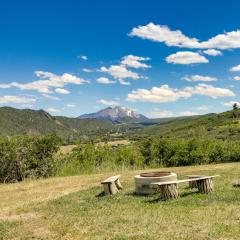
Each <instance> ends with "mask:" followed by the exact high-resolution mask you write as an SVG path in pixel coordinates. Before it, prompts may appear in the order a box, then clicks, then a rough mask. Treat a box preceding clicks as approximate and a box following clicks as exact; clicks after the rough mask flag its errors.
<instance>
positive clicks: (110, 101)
mask: <svg viewBox="0 0 240 240" xmlns="http://www.w3.org/2000/svg"><path fill="white" fill-rule="evenodd" d="M97 103H101V104H104V105H107V106H116V105H120V104H119V103H118V102H116V101H112V100H105V99H99V100H97Z"/></svg>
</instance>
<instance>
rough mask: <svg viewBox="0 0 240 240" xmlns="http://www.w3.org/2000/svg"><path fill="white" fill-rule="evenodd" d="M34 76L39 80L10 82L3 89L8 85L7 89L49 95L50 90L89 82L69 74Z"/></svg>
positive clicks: (46, 73)
mask: <svg viewBox="0 0 240 240" xmlns="http://www.w3.org/2000/svg"><path fill="white" fill-rule="evenodd" d="M35 75H36V76H37V77H39V78H40V80H36V81H33V82H29V83H18V82H12V83H9V84H4V85H5V87H6V85H8V88H10V87H16V88H19V89H21V90H35V91H38V92H40V93H44V94H50V93H52V92H53V91H52V90H51V89H52V88H62V87H64V86H65V85H68V84H76V85H80V84H86V83H89V81H86V80H84V79H82V78H79V77H77V76H74V75H72V74H69V73H64V74H63V75H56V74H54V73H51V72H44V71H36V72H35ZM0 86H1V85H0Z"/></svg>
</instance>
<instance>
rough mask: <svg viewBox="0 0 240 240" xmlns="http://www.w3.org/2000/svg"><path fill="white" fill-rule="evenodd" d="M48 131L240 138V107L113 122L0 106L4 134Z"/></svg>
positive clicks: (73, 136) (65, 136)
mask: <svg viewBox="0 0 240 240" xmlns="http://www.w3.org/2000/svg"><path fill="white" fill-rule="evenodd" d="M134 114H135V113H134ZM137 116H138V117H137ZM113 119H115V118H113ZM48 133H56V134H58V135H59V136H61V137H62V138H63V139H69V140H74V139H80V138H81V139H82V138H87V137H93V138H94V139H95V138H96V137H104V136H108V137H109V136H113V137H114V138H115V137H121V136H122V137H125V138H139V137H140V138H141V137H148V136H153V135H158V136H164V137H173V138H185V139H190V138H199V137H208V138H212V139H216V138H218V139H234V140H240V110H234V111H227V112H223V113H219V114H213V113H212V114H207V115H202V116H192V117H180V118H162V119H161V118H160V119H148V118H146V117H144V116H143V115H140V114H139V115H132V113H129V116H123V117H121V118H120V119H118V121H117V120H115V121H113V120H112V119H111V120H110V119H104V118H102V119H101V118H100V119H94V118H68V117H61V116H57V117H56V116H52V115H50V114H49V113H47V112H45V111H44V110H31V109H15V108H11V107H1V108H0V135H1V136H11V135H22V134H25V135H33V136H34V135H42V134H48Z"/></svg>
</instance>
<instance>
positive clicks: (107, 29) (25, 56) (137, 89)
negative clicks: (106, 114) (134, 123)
mask: <svg viewBox="0 0 240 240" xmlns="http://www.w3.org/2000/svg"><path fill="white" fill-rule="evenodd" d="M239 9H240V2H239V1H237V0H236V1H231V0H230V1H208V2H205V1H190V0H189V1H186V0H185V1H184V0H182V1H177V0H175V1H154V0H148V1H145V0H138V1H127V0H121V1H110V0H108V1H107V0H102V1H97V0H95V1H93V0H88V1H87V0H86V1H77V0H75V1H73V0H68V1H65V0H63V1H53V0H52V1H46V0H41V1H24V0H22V1H17V0H15V1H13V0H9V1H4V2H1V4H0V29H1V37H0V106H13V107H17V108H33V109H45V110H47V111H49V112H50V113H52V114H53V115H65V116H71V117H74V116H78V115H80V114H83V113H89V112H95V111H97V110H99V109H102V108H104V107H106V106H108V105H116V104H119V105H122V106H125V107H129V108H132V109H136V110H137V111H139V112H140V113H143V114H145V115H147V116H150V117H168V116H180V115H193V114H204V113H208V112H221V111H224V110H227V109H230V108H231V105H232V103H233V102H239V101H240V100H239V90H240V82H239V80H240V57H239V56H240V55H239V53H240V30H238V29H240V26H239V23H240V15H239Z"/></svg>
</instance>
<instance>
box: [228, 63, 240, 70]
mask: <svg viewBox="0 0 240 240" xmlns="http://www.w3.org/2000/svg"><path fill="white" fill-rule="evenodd" d="M229 71H230V72H240V64H239V65H237V66H234V67H232V68H230V69H229Z"/></svg>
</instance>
